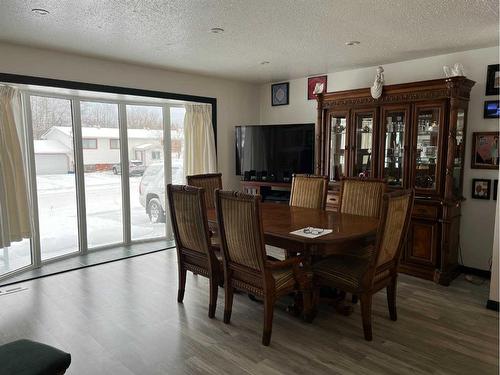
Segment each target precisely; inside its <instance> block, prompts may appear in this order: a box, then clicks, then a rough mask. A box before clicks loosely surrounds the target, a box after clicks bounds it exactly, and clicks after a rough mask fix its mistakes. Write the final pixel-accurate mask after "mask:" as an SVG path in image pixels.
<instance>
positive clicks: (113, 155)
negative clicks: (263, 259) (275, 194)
mask: <svg viewBox="0 0 500 375" xmlns="http://www.w3.org/2000/svg"><path fill="white" fill-rule="evenodd" d="M56 91H57V90H56ZM23 98H24V103H25V104H26V108H25V115H26V134H27V136H26V146H27V148H26V150H25V152H26V155H25V156H26V164H27V170H28V174H29V176H30V189H31V205H32V211H33V212H32V215H33V220H32V225H33V233H34V235H33V237H32V238H31V239H26V240H23V241H20V242H15V243H12V244H11V246H10V247H8V248H0V278H2V277H3V276H4V275H5V274H8V273H12V272H14V271H16V270H19V269H21V268H26V267H40V266H42V265H43V264H44V263H45V262H49V261H54V260H56V259H57V258H60V257H66V256H72V255H75V254H85V253H87V252H88V251H92V250H101V249H105V248H110V247H115V246H124V245H125V246H128V245H132V244H135V243H141V242H145V241H159V240H171V239H172V233H171V228H170V223H169V217H168V212H167V207H166V206H167V204H166V197H165V187H166V185H167V184H168V183H174V184H184V183H185V174H184V115H185V109H184V106H183V103H182V102H179V101H176V102H175V103H168V102H165V103H161V102H160V101H159V100H156V101H154V102H152V103H149V102H147V101H145V100H143V99H141V100H140V101H138V102H136V101H132V100H130V101H128V100H126V99H125V98H120V99H116V100H113V99H105V100H104V99H97V96H96V95H90V96H88V97H87V96H85V97H79V96H73V95H69V94H67V92H65V93H62V92H58V93H57V94H55V93H54V94H52V93H49V92H48V91H47V90H41V91H36V90H34V89H33V91H32V90H27V91H24V93H23ZM158 246H161V247H159V248H162V247H164V246H165V245H164V244H159V245H158Z"/></svg>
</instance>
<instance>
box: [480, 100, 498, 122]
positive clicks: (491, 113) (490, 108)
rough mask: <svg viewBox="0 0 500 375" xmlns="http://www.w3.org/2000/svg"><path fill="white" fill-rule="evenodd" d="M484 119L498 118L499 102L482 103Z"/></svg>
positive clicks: (488, 101)
mask: <svg viewBox="0 0 500 375" xmlns="http://www.w3.org/2000/svg"><path fill="white" fill-rule="evenodd" d="M484 118H500V100H487V101H485V102H484Z"/></svg>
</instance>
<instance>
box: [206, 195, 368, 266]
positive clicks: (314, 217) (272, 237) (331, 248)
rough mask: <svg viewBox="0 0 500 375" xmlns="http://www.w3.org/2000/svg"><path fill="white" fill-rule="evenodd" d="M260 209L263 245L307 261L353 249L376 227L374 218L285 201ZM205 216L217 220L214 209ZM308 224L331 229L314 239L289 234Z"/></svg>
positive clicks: (262, 206)
mask: <svg viewBox="0 0 500 375" xmlns="http://www.w3.org/2000/svg"><path fill="white" fill-rule="evenodd" d="M261 212H262V226H263V229H264V237H265V243H266V245H271V246H276V247H280V248H283V249H286V250H288V251H291V252H296V253H300V254H301V255H302V256H303V257H305V259H306V261H307V260H309V261H310V260H311V259H312V257H313V256H315V255H317V256H321V255H328V254H335V253H345V252H350V251H351V252H355V251H356V249H358V248H359V246H360V245H363V244H364V243H367V242H370V241H373V240H374V239H375V235H376V232H377V227H378V219H377V218H373V217H367V216H358V215H351V214H344V213H338V212H332V211H325V210H322V209H315V208H302V207H290V206H289V205H286V204H277V203H262V204H261ZM207 216H208V221H209V222H211V223H214V224H215V223H216V214H215V209H209V210H208V212H207ZM307 227H314V228H322V229H331V230H332V232H331V233H328V234H325V235H322V236H319V237H316V238H307V237H304V236H299V235H295V234H291V232H293V231H296V230H298V229H303V228H307Z"/></svg>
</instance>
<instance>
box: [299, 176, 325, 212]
mask: <svg viewBox="0 0 500 375" xmlns="http://www.w3.org/2000/svg"><path fill="white" fill-rule="evenodd" d="M327 191H328V177H327V176H314V175H307V174H297V175H293V178H292V191H291V194H290V206H294V207H305V208H321V209H325V207H326V194H327Z"/></svg>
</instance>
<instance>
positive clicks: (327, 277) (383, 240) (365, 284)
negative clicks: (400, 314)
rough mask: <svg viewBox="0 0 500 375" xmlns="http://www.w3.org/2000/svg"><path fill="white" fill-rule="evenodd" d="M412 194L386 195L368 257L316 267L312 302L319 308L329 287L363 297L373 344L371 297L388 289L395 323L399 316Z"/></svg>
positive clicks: (336, 258) (366, 325)
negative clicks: (324, 287) (402, 259)
mask: <svg viewBox="0 0 500 375" xmlns="http://www.w3.org/2000/svg"><path fill="white" fill-rule="evenodd" d="M413 197H414V191H413V190H411V189H410V190H403V191H396V192H393V193H390V194H385V195H384V197H383V203H382V208H381V218H380V225H379V230H378V233H377V240H376V243H375V244H374V245H370V246H369V247H368V249H366V253H367V254H370V256H368V257H359V258H358V257H351V256H347V255H335V256H330V257H328V258H326V259H324V260H321V261H319V262H317V263H315V264H314V265H313V274H314V276H313V280H314V285H315V290H314V295H313V300H314V306H317V302H318V300H319V286H322V285H328V286H330V287H333V288H338V289H340V290H344V291H347V292H350V293H353V294H356V295H358V296H359V297H360V301H361V315H362V319H363V330H364V335H365V339H366V340H368V341H371V340H372V322H371V315H372V311H371V310H372V296H373V294H375V293H376V292H378V291H379V290H380V289H382V288H384V287H385V288H387V303H388V306H389V314H390V317H391V319H392V320H396V319H397V314H396V281H397V276H398V265H399V257H400V254H401V249H402V248H403V246H404V243H405V239H406V234H407V232H408V226H409V222H410V215H411V211H412V207H413Z"/></svg>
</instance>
